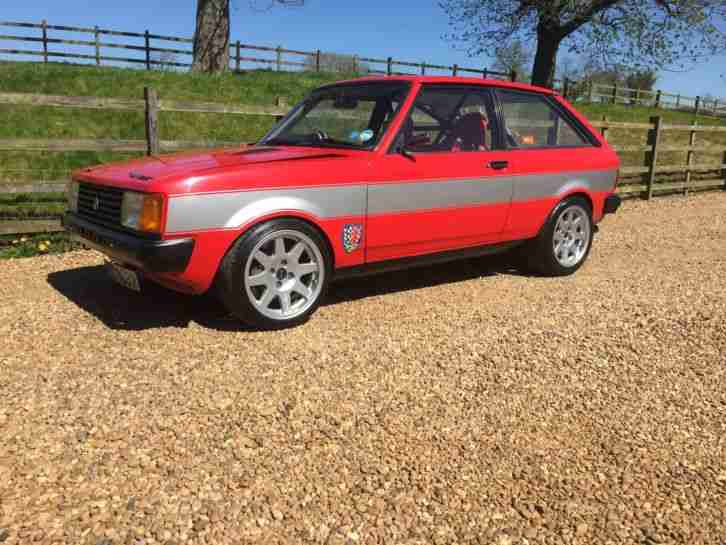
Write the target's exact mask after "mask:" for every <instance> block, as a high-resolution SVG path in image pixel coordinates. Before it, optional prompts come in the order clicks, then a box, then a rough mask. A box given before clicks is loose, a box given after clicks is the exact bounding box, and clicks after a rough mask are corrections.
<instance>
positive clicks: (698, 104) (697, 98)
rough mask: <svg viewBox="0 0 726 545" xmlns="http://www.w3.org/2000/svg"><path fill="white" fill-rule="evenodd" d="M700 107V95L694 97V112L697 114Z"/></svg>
mask: <svg viewBox="0 0 726 545" xmlns="http://www.w3.org/2000/svg"><path fill="white" fill-rule="evenodd" d="M700 109H701V97H700V96H697V97H696V107H695V108H694V114H695V115H698V111H699V110H700Z"/></svg>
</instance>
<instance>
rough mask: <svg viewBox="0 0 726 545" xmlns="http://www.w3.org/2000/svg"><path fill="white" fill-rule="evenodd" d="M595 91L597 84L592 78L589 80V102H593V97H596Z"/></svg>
mask: <svg viewBox="0 0 726 545" xmlns="http://www.w3.org/2000/svg"><path fill="white" fill-rule="evenodd" d="M594 91H595V84H594V83H593V81H592V80H590V81H588V82H587V100H588V102H590V104H592V101H593V98H595V97H593V93H594Z"/></svg>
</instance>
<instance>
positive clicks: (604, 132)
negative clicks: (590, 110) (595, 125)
mask: <svg viewBox="0 0 726 545" xmlns="http://www.w3.org/2000/svg"><path fill="white" fill-rule="evenodd" d="M602 122H603V123H607V122H608V117H607V116H606V115H604V116H602ZM600 134H602V137H603V138H604V139H605V140H607V139H608V126H607V125H605V126H604V127H603V128H602V129H600Z"/></svg>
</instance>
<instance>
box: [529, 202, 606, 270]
mask: <svg viewBox="0 0 726 545" xmlns="http://www.w3.org/2000/svg"><path fill="white" fill-rule="evenodd" d="M593 231H594V229H593V223H592V209H591V208H590V203H588V202H587V201H586V200H585V199H583V198H582V197H571V198H569V199H565V200H564V201H562V202H561V203H560V204H559V205H557V207H556V208H555V210H554V211H553V213H552V215H551V216H550V219H549V220H548V221H547V223H546V224H545V226H544V227H543V228H542V231H540V234H539V235H538V236H537V238H536V239H534V240H533V241H531V242H530V243H529V244H528V245H527V247H526V252H527V263H528V265H529V267H530V268H531V269H532V270H534V271H535V272H537V273H540V274H543V275H546V276H566V275H569V274H572V273H574V272H575V271H576V270H577V269H579V268H580V267H581V266H582V265H583V263H585V260H586V259H587V256H588V255H589V253H590V248H591V247H592V235H593Z"/></svg>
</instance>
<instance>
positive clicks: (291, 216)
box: [220, 210, 335, 268]
mask: <svg viewBox="0 0 726 545" xmlns="http://www.w3.org/2000/svg"><path fill="white" fill-rule="evenodd" d="M272 220H295V221H300V222H302V223H305V224H306V225H308V226H309V227H311V228H312V229H313V230H314V231H315V232H316V233H317V234H318V235H320V238H321V239H322V240H323V241H324V242H325V245H326V247H327V250H328V253H329V255H330V258H331V260H332V263H331V266H332V267H333V268H335V249H334V248H333V243H332V241H331V240H330V237H329V236H328V234H327V233H326V232H325V230H324V229H323V228H322V227H321V226H320V224H319V223H318V220H317V218H315V217H314V216H312V215H310V214H306V213H304V212H299V211H296V210H287V211H280V212H275V213H271V214H265V215H264V216H260V217H257V218H254V219H253V220H250V221H249V222H247V223H246V224H245V225H242V226H240V228H239V231H238V235H237V236H236V237H235V238H234V239H233V240H232V242H231V243H230V244H229V245H228V247H227V249H226V250H225V252H224V256H223V257H222V260H224V257H225V256H226V255H227V254H228V253H229V252H230V250H231V249H232V248H234V245H235V244H236V243H237V241H238V240H239V239H241V238H242V237H244V236H246V235H247V234H248V233H250V232H251V231H252V230H253V229H255V227H258V226H259V225H262V224H263V223H267V222H268V221H272ZM220 263H221V261H220Z"/></svg>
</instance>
